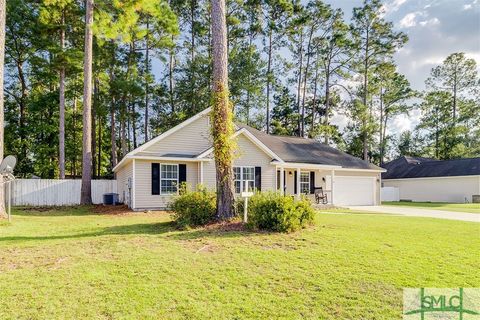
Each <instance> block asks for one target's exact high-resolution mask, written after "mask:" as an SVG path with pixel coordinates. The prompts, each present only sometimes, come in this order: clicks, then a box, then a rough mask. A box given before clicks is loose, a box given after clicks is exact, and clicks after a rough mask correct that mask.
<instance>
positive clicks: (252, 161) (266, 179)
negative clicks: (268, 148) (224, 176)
mask: <svg viewBox="0 0 480 320" xmlns="http://www.w3.org/2000/svg"><path fill="white" fill-rule="evenodd" d="M271 161H272V158H271V157H270V156H268V155H267V154H266V153H265V152H264V151H263V150H261V149H260V148H259V147H257V146H256V145H255V144H254V143H253V142H251V141H250V140H249V139H248V138H246V137H245V136H244V135H242V134H240V135H239V136H238V137H237V152H236V155H235V159H234V161H233V165H234V166H252V167H261V168H262V186H261V189H262V191H270V190H275V183H276V180H275V179H276V178H275V175H276V171H275V166H274V165H272V164H270V162H271ZM203 166H204V171H203V177H204V178H203V179H204V185H205V186H206V187H208V188H212V189H213V188H215V187H216V173H215V162H214V161H213V160H212V161H210V162H207V163H204V164H203Z"/></svg>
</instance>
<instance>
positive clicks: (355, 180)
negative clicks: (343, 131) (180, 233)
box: [113, 109, 385, 210]
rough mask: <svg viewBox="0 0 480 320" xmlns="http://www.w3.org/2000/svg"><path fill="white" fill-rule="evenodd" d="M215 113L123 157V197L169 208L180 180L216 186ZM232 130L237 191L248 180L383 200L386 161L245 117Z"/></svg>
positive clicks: (261, 185) (339, 198)
mask: <svg viewBox="0 0 480 320" xmlns="http://www.w3.org/2000/svg"><path fill="white" fill-rule="evenodd" d="M209 113H210V109H206V110H204V111H202V112H200V113H199V114H197V115H195V116H194V117H192V118H190V119H188V120H186V121H185V122H183V123H181V124H179V125H178V126H176V127H174V128H172V129H170V130H168V131H167V132H165V133H163V134H161V135H160V136H158V137H156V138H154V139H152V140H150V141H148V142H147V143H145V144H144V145H142V146H140V147H139V148H137V149H135V150H133V151H131V152H130V153H128V154H127V155H126V156H125V157H124V158H123V159H122V161H120V162H119V163H118V165H117V166H116V167H115V168H114V169H113V171H114V172H115V173H116V175H117V183H118V192H119V194H120V199H121V200H122V201H123V202H124V203H126V204H128V205H129V206H130V207H131V208H132V209H134V210H142V209H157V208H167V207H168V206H169V203H170V201H171V200H172V197H174V196H176V195H177V186H178V184H180V183H182V182H186V183H187V185H189V186H190V187H193V186H196V185H197V184H202V185H205V186H206V187H208V188H212V189H214V188H215V186H216V179H215V177H216V174H215V161H214V160H213V155H212V151H213V149H212V143H211V138H210V124H209V119H210V115H209ZM234 138H235V139H236V141H237V151H236V157H235V160H234V173H235V191H236V192H237V193H239V192H240V190H242V191H243V190H245V188H248V189H256V190H261V191H267V190H273V191H278V192H282V193H284V194H289V195H300V194H313V193H314V190H315V189H316V188H319V187H322V188H323V190H324V192H325V193H326V194H327V196H328V201H329V203H331V204H335V205H339V206H341V205H377V204H380V183H381V181H380V180H381V172H384V171H385V170H384V169H382V168H380V167H377V166H375V165H373V164H371V163H368V162H366V161H363V160H361V159H358V158H355V157H353V156H351V155H348V154H346V153H344V152H342V151H339V150H337V149H335V148H332V147H329V146H327V145H324V144H321V143H319V142H318V141H315V140H312V139H306V138H299V137H285V136H273V135H268V134H266V133H263V132H260V131H258V130H256V129H254V128H251V127H248V126H245V125H242V124H237V125H236V132H235V134H234ZM280 186H283V187H280Z"/></svg>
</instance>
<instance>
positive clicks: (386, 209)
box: [348, 206, 480, 223]
mask: <svg viewBox="0 0 480 320" xmlns="http://www.w3.org/2000/svg"><path fill="white" fill-rule="evenodd" d="M348 208H349V209H351V210H355V211H366V212H376V213H379V212H383V213H388V214H398V215H403V216H410V217H426V218H438V219H448V220H460V221H470V222H479V223H480V214H476V213H466V212H454V211H443V210H442V211H440V210H431V209H420V208H409V207H400V206H350V207H348Z"/></svg>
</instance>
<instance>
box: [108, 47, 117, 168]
mask: <svg viewBox="0 0 480 320" xmlns="http://www.w3.org/2000/svg"><path fill="white" fill-rule="evenodd" d="M114 60H115V51H113V61H112V66H111V68H110V76H109V77H110V91H111V87H112V84H113V80H114V78H115V75H114V70H113V68H114ZM110 94H111V95H112V97H111V99H112V100H111V102H110V143H111V146H112V148H111V150H112V151H111V152H112V153H111V155H110V156H111V163H112V169H113V168H115V166H116V165H117V134H116V132H115V125H116V123H115V94H114V93H113V92H111V93H110Z"/></svg>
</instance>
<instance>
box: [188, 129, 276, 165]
mask: <svg viewBox="0 0 480 320" xmlns="http://www.w3.org/2000/svg"><path fill="white" fill-rule="evenodd" d="M240 134H243V135H244V136H245V137H246V138H248V140H250V141H251V142H253V144H255V145H256V146H257V147H258V148H260V150H262V151H263V152H265V154H267V155H268V156H270V157H272V161H278V162H280V163H281V162H283V160H282V159H281V158H280V157H279V156H278V155H277V154H276V153H275V152H273V151H272V150H271V149H270V148H268V147H267V146H266V145H265V144H263V142H262V141H260V140H258V139H257V138H256V137H255V136H254V135H253V134H252V133H250V132H249V131H248V130H247V129H246V128H241V129H239V130H237V131H236V132H235V133H234V134H233V136H232V138H236V137H238V136H239V135H240ZM212 152H213V147H211V148H209V149H207V150H205V151H204V152H202V153H201V154H199V155H198V156H197V158H198V159H202V158H205V157H206V156H207V155H209V154H211V153H212Z"/></svg>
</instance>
